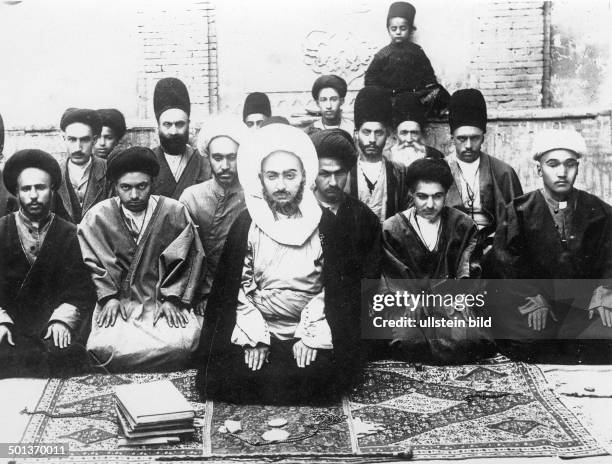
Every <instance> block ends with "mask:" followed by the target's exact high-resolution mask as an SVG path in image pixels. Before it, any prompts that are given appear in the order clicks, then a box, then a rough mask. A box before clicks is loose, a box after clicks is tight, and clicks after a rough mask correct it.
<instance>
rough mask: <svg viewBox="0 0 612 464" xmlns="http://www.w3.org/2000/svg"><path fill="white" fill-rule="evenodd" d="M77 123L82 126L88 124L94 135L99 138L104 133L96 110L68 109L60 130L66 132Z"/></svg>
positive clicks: (63, 116)
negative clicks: (67, 128)
mask: <svg viewBox="0 0 612 464" xmlns="http://www.w3.org/2000/svg"><path fill="white" fill-rule="evenodd" d="M75 122H80V123H81V124H86V125H88V126H89V127H91V132H92V133H93V135H97V136H99V135H100V132H102V120H101V119H100V115H99V114H98V112H97V111H95V110H90V109H88V108H68V109H67V110H66V111H64V114H63V115H62V119H61V121H60V129H62V130H63V131H65V130H66V127H68V126H69V125H70V124H74V123H75Z"/></svg>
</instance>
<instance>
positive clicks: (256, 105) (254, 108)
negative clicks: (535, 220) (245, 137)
mask: <svg viewBox="0 0 612 464" xmlns="http://www.w3.org/2000/svg"><path fill="white" fill-rule="evenodd" d="M255 113H260V114H263V115H264V116H266V117H268V118H269V117H270V116H272V108H271V107H270V99H269V98H268V96H267V95H266V94H265V93H262V92H253V93H250V94H248V95H247V97H246V100H245V101H244V108H242V120H243V121H244V120H245V119H246V117H247V116H248V115H249V114H255Z"/></svg>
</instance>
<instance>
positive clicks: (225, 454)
mask: <svg viewBox="0 0 612 464" xmlns="http://www.w3.org/2000/svg"><path fill="white" fill-rule="evenodd" d="M194 377H195V371H186V372H174V373H166V374H129V375H127V374H121V375H110V376H109V375H89V376H85V377H75V378H71V379H67V380H60V379H51V380H49V382H48V384H47V386H46V388H45V390H44V392H43V394H42V396H41V398H40V400H39V402H38V405H37V408H36V409H37V411H45V412H47V413H49V414H51V415H67V414H69V415H74V416H76V417H69V418H66V417H64V418H54V417H49V416H48V415H44V414H36V415H33V416H32V417H31V419H30V422H29V424H28V426H27V428H26V431H25V433H24V435H23V437H22V440H21V441H22V442H24V443H26V442H36V443H58V442H63V443H69V444H70V452H71V457H70V458H69V459H62V462H135V461H136V462H151V461H153V460H155V459H158V458H161V459H164V458H166V459H167V458H171V457H173V456H185V457H186V458H187V459H188V458H190V457H191V458H195V457H196V456H203V457H204V458H206V457H208V459H210V458H213V459H215V458H218V459H220V460H224V459H230V460H231V459H236V458H238V457H242V458H247V459H248V458H249V457H252V459H256V460H261V459H263V458H264V457H269V458H272V459H274V458H275V457H280V455H283V456H293V457H294V458H295V460H299V459H300V458H301V459H314V457H316V456H320V458H319V459H318V460H319V461H322V462H323V461H330V462H331V461H335V460H337V459H341V460H344V461H346V462H348V461H351V460H352V459H350V456H354V457H358V456H359V455H363V456H364V457H365V456H369V457H370V458H373V457H375V456H380V457H381V458H382V457H383V456H387V457H390V456H391V455H392V454H393V453H401V452H404V451H406V450H407V449H408V448H412V450H413V453H414V458H415V459H465V458H482V457H489V458H493V457H529V456H559V457H563V458H570V457H585V456H597V455H604V454H606V452H605V450H604V449H603V448H602V447H601V446H600V445H599V444H598V443H597V441H596V440H595V439H594V438H593V437H592V436H591V435H590V434H589V433H588V431H587V430H586V429H585V427H584V426H583V425H582V424H581V423H580V422H579V421H578V419H576V417H575V416H574V415H573V414H572V413H571V412H570V411H569V410H568V409H567V408H566V407H565V406H564V405H563V404H562V403H561V402H560V401H559V399H558V398H557V397H556V396H555V394H554V393H553V391H552V389H551V388H550V387H549V385H548V384H547V383H546V380H545V378H544V376H543V374H542V372H541V371H540V369H539V368H538V367H536V366H531V365H526V364H522V363H512V362H508V361H505V360H496V361H494V362H491V363H488V364H480V365H462V366H444V367H442V366H414V365H409V364H406V363H400V362H392V361H389V362H378V363H372V364H370V365H369V366H368V367H367V369H366V371H365V382H364V384H363V385H362V386H361V387H359V388H357V389H356V390H355V391H354V392H352V394H351V395H350V396H349V397H348V398H345V399H344V400H343V401H342V403H341V404H340V403H339V404H337V405H331V406H327V407H314V406H299V407H298V406H295V407H278V406H261V405H233V404H226V403H221V402H214V403H213V402H207V403H202V402H200V400H199V398H198V394H197V392H196V391H195V388H194ZM160 378H169V379H170V380H172V381H173V382H174V383H175V385H177V387H178V388H179V390H181V391H182V392H183V394H184V395H185V396H186V397H187V399H188V400H189V401H190V402H191V403H192V404H193V406H194V407H195V409H196V414H197V416H198V417H200V418H202V417H203V418H204V420H203V429H199V430H201V432H202V433H201V434H200V433H197V434H193V436H189V437H188V439H187V440H185V441H183V442H181V443H180V444H174V445H155V446H147V447H137V448H118V446H117V444H118V437H117V431H118V430H117V423H116V418H115V414H114V412H113V408H112V389H113V387H114V386H115V385H118V384H121V383H132V382H133V383H142V382H148V381H152V380H158V379H160ZM152 401H154V399H152ZM96 411H100V412H96ZM92 413H93V414H92ZM270 419H285V420H286V421H287V424H286V425H285V426H283V427H281V428H282V429H283V430H286V431H287V432H289V439H288V441H286V442H280V443H273V444H264V440H263V439H262V434H263V433H264V432H265V431H267V430H270V429H272V427H270V426H269V424H268V422H269V420H270ZM226 420H240V421H241V425H242V431H240V432H237V433H235V434H228V433H223V432H224V431H223V430H222V429H221V430H220V428H221V427H222V426H223V425H224V424H225V421H226ZM315 431H316V433H313V432H315ZM249 442H250V444H249ZM370 460H372V459H370ZM28 462H31V461H30V460H28Z"/></svg>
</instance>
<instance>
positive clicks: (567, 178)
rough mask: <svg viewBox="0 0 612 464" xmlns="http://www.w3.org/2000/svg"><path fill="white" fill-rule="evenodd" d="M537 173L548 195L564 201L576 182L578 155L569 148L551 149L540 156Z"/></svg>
mask: <svg viewBox="0 0 612 464" xmlns="http://www.w3.org/2000/svg"><path fill="white" fill-rule="evenodd" d="M538 173H539V174H540V175H541V176H542V181H543V182H544V188H545V189H546V190H547V191H548V192H549V193H550V195H551V196H552V197H553V198H554V199H555V200H557V201H564V200H565V198H567V195H568V194H569V193H570V192H571V191H572V188H573V187H574V182H576V176H577V175H578V157H577V156H576V154H575V153H574V152H572V151H569V150H563V149H557V150H551V151H549V152H547V153H544V154H543V155H542V157H541V158H540V164H539V165H538Z"/></svg>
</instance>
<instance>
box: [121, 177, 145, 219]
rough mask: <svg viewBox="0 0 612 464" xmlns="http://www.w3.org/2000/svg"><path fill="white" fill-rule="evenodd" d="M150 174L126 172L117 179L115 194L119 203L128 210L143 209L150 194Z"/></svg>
mask: <svg viewBox="0 0 612 464" xmlns="http://www.w3.org/2000/svg"><path fill="white" fill-rule="evenodd" d="M151 184H152V179H151V176H149V175H148V174H145V173H144V172H128V173H125V174H123V175H122V176H121V177H120V178H119V179H118V180H117V194H118V195H119V200H120V201H121V204H122V205H123V206H124V207H125V208H126V209H128V210H130V211H132V212H134V213H139V212H141V211H144V210H145V209H146V207H147V205H148V203H149V197H150V196H151Z"/></svg>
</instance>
